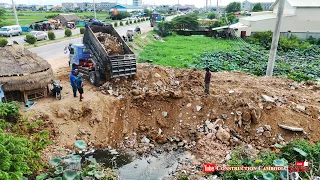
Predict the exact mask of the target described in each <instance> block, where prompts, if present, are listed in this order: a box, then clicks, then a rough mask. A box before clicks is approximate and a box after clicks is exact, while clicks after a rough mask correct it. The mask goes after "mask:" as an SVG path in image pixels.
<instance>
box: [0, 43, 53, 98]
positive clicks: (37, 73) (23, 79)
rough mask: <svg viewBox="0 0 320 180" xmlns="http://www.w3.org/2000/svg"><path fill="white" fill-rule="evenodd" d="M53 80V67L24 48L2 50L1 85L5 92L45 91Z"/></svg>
mask: <svg viewBox="0 0 320 180" xmlns="http://www.w3.org/2000/svg"><path fill="white" fill-rule="evenodd" d="M52 78H53V72H52V69H51V65H50V64H49V63H48V62H47V61H46V60H44V59H42V58H41V57H39V56H37V55H36V54H34V53H32V52H30V51H28V50H26V49H25V48H24V47H23V46H20V45H13V46H6V47H2V48H0V84H3V90H4V92H6V91H22V92H24V91H30V90H35V89H44V88H47V86H48V84H49V83H50V82H51V79H52Z"/></svg>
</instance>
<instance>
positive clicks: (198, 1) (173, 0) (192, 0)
mask: <svg viewBox="0 0 320 180" xmlns="http://www.w3.org/2000/svg"><path fill="white" fill-rule="evenodd" d="M14 1H15V3H16V4H39V5H45V4H52V5H60V4H61V3H63V2H76V3H79V2H93V0H14ZM101 1H103V2H114V3H115V2H117V3H119V4H126V3H127V4H132V0H117V1H116V0H95V2H101ZM233 1H235V0H219V4H222V5H227V4H228V3H230V2H233ZM236 1H240V2H242V1H244V0H236ZM251 1H257V0H251ZM258 1H259V2H264V1H267V2H270V1H271V2H273V1H274V0H258ZM142 2H143V4H156V5H163V4H178V0H142ZM205 2H206V1H205V0H179V3H180V4H182V5H184V4H193V5H195V6H197V7H203V6H205V4H206V3H205ZM0 3H9V4H11V0H0ZM208 4H210V0H208ZM211 4H212V5H216V4H217V0H211Z"/></svg>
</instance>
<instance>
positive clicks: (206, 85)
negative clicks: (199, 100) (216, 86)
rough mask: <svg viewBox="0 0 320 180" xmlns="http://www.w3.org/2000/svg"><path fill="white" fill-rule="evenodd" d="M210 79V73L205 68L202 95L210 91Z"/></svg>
mask: <svg viewBox="0 0 320 180" xmlns="http://www.w3.org/2000/svg"><path fill="white" fill-rule="evenodd" d="M210 79H211V73H210V69H209V68H208V67H207V68H206V76H205V78H204V83H205V90H204V93H206V94H209V92H210V90H209V88H210Z"/></svg>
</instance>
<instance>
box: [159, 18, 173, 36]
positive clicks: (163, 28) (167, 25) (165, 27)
mask: <svg viewBox="0 0 320 180" xmlns="http://www.w3.org/2000/svg"><path fill="white" fill-rule="evenodd" d="M157 33H158V34H159V35H160V36H162V37H166V36H169V35H171V34H172V24H171V22H166V21H162V22H159V24H158V30H157Z"/></svg>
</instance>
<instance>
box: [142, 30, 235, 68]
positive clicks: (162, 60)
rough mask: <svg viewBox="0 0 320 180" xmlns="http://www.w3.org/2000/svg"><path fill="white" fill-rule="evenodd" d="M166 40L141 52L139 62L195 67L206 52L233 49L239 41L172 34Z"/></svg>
mask: <svg viewBox="0 0 320 180" xmlns="http://www.w3.org/2000/svg"><path fill="white" fill-rule="evenodd" d="M164 40H165V42H159V41H157V42H156V43H154V44H151V45H148V46H147V47H145V48H144V50H143V51H141V52H140V57H139V62H153V63H154V64H158V65H163V66H172V67H180V68H186V67H193V66H195V65H196V64H197V63H198V62H199V61H198V59H199V58H201V56H202V55H203V54H204V53H205V52H208V51H209V52H210V51H217V50H232V49H234V48H236V47H237V46H238V45H239V43H238V42H236V41H233V40H219V39H212V38H208V37H203V36H178V35H174V36H170V37H167V38H165V39H164Z"/></svg>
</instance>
